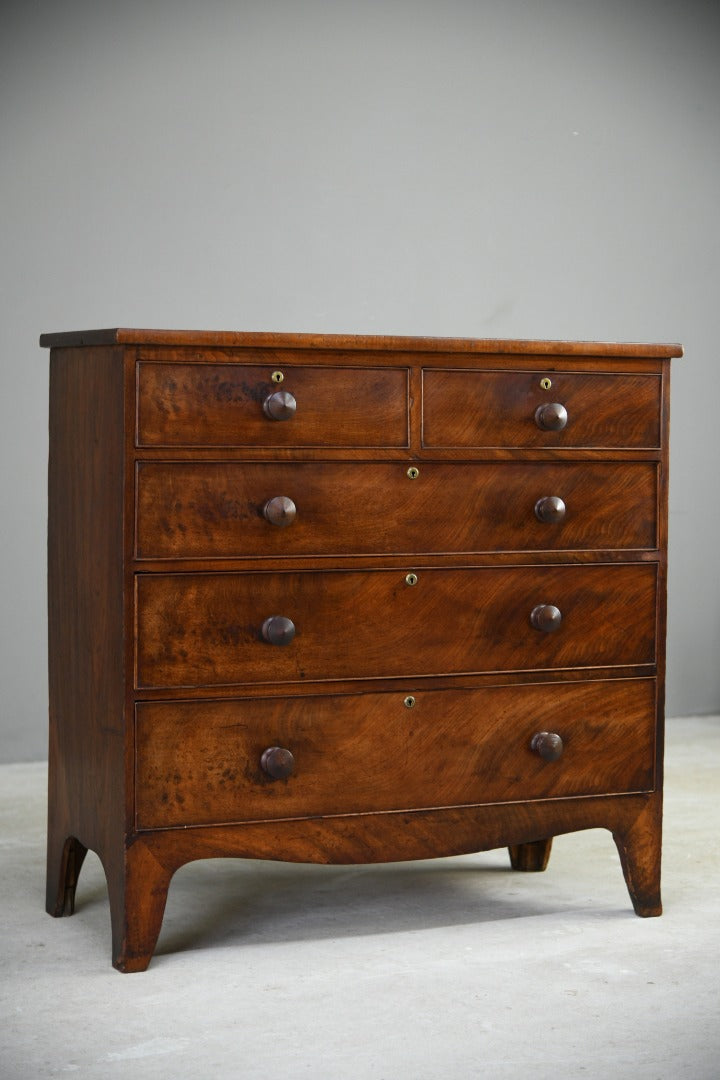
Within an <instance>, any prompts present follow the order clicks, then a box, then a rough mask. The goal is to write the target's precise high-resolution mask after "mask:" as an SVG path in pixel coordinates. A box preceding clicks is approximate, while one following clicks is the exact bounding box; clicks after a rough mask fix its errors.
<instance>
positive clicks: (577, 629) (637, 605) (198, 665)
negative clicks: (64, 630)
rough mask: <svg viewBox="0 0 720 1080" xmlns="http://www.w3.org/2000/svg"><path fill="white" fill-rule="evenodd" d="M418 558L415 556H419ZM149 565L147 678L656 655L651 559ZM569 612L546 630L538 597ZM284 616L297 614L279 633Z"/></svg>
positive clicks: (546, 663)
mask: <svg viewBox="0 0 720 1080" xmlns="http://www.w3.org/2000/svg"><path fill="white" fill-rule="evenodd" d="M408 570H410V567H408ZM405 576H406V575H405V574H404V573H402V572H398V571H396V570H393V571H391V570H388V571H359V572H353V571H346V572H330V573H322V572H321V573H312V572H307V573H292V572H287V573H273V574H167V575H163V574H152V575H146V574H141V575H139V576H138V639H137V657H138V685H139V686H140V687H144V686H147V687H162V686H203V685H212V684H228V685H232V684H241V683H254V682H273V683H288V682H298V681H299V682H302V681H303V680H305V679H308V680H310V679H321V680H327V679H342V678H356V679H372V678H383V677H406V678H407V677H410V676H422V675H431V674H443V673H446V672H447V673H450V672H455V673H458V674H459V673H463V672H474V671H477V672H481V671H493V670H495V671H503V670H505V669H507V670H541V669H543V668H563V667H578V666H579V667H583V666H598V667H599V666H607V665H613V664H643V663H644V664H652V663H654V661H655V589H656V574H655V567H654V566H652V565H632V564H631V565H622V566H604V565H602V566H577V567H568V566H551V567H533V568H531V569H526V568H507V569H505V568H504V569H490V568H488V569H482V570H457V569H454V570H440V569H436V570H423V571H422V572H421V573H419V575H418V577H419V580H418V584H417V585H416V586H414V587H410V586H408V585H407V584H406V580H405ZM544 603H552V604H556V605H557V606H558V607H559V608H560V610H561V611H562V613H563V624H562V626H561V628H560V629H559V630H556V631H554V632H553V633H542V632H541V631H538V630H535V629H534V628H533V627H532V625H531V623H530V613H531V611H532V609H533V608H534V607H535V606H536V605H537V604H544ZM271 615H283V616H286V617H288V618H290V619H292V621H293V622H294V623H295V626H296V636H295V639H294V640H293V641H292V643H291V644H289V645H285V646H272V645H268V644H267V643H266V642H265V641H264V640H263V638H262V635H261V627H262V624H263V622H264V620H265V619H266V618H268V617H269V616H271Z"/></svg>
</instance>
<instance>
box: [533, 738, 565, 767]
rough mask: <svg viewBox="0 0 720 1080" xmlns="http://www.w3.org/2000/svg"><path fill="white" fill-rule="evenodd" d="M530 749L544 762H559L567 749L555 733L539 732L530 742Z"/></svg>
mask: <svg viewBox="0 0 720 1080" xmlns="http://www.w3.org/2000/svg"><path fill="white" fill-rule="evenodd" d="M530 749H531V750H534V751H535V753H536V754H539V755H540V757H541V758H542V759H543V761H557V760H558V758H560V757H562V752H563V750H564V749H565V747H564V746H563V741H562V739H561V738H560V736H559V735H557V734H556V733H555V732H554V731H538V732H537V733H536V734H535V735H533V737H532V739H531V740H530Z"/></svg>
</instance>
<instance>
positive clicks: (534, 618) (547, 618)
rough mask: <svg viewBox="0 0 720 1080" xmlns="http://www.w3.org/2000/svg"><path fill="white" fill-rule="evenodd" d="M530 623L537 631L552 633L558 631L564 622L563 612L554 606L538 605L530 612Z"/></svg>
mask: <svg viewBox="0 0 720 1080" xmlns="http://www.w3.org/2000/svg"><path fill="white" fill-rule="evenodd" d="M530 622H531V623H532V625H533V626H534V627H535V629H536V630H544V631H545V633H550V631H552V630H557V629H558V627H559V626H560V624H561V622H562V612H561V610H560V608H558V607H555V605H554V604H538V605H537V606H536V607H534V608H533V609H532V611H531V612H530Z"/></svg>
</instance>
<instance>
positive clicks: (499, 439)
mask: <svg viewBox="0 0 720 1080" xmlns="http://www.w3.org/2000/svg"><path fill="white" fill-rule="evenodd" d="M543 379H549V380H550V382H551V386H550V387H549V388H548V389H547V390H546V389H544V388H543V386H542V385H541V382H542V380H543ZM660 394H661V377H660V376H659V375H624V374H623V375H613V374H592V375H591V374H582V373H579V372H563V371H552V372H543V371H457V370H452V371H436V370H426V371H425V372H424V373H423V446H427V447H445V448H451V447H464V446H467V447H487V448H489V447H533V448H538V449H543V448H560V447H567V448H572V447H575V448H580V447H585V448H593V447H597V448H605V449H621V448H625V447H627V448H633V449H643V448H644V449H654V448H657V447H659V446H660V414H661V409H660V404H661V397H660ZM549 404H559V405H562V406H563V408H564V409H565V412H566V414H567V422H566V424H565V426H564V427H562V429H560V430H545V429H544V428H542V427H540V426H539V424H540V423H547V422H549V421H548V419H547V418H546V419H545V420H543V418H542V417H541V416H538V415H537V411H538V409H541V408H542V407H543V406H547V405H549Z"/></svg>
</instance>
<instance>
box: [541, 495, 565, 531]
mask: <svg viewBox="0 0 720 1080" xmlns="http://www.w3.org/2000/svg"><path fill="white" fill-rule="evenodd" d="M535 517H536V518H537V519H538V521H542V522H544V524H545V525H555V524H556V523H557V522H559V521H562V520H563V518H564V517H565V503H564V502H563V501H562V499H560V498H558V496H557V495H545V496H544V497H543V498H542V499H538V501H537V502H536V503H535Z"/></svg>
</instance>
